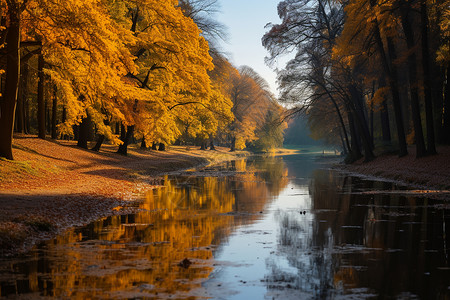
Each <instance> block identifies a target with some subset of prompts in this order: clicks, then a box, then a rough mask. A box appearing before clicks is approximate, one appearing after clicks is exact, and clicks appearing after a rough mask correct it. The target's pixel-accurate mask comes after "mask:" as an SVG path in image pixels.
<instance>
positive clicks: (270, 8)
mask: <svg viewBox="0 0 450 300" xmlns="http://www.w3.org/2000/svg"><path fill="white" fill-rule="evenodd" d="M279 2H280V0H220V5H221V11H222V13H220V14H218V15H217V17H218V19H219V21H221V22H222V23H223V24H225V25H226V26H227V27H228V33H229V41H228V43H223V49H224V51H225V52H227V53H229V54H230V55H229V56H230V57H229V58H230V61H231V62H232V63H233V64H234V66H236V67H239V66H241V65H248V66H250V67H252V68H253V69H254V70H255V71H256V72H258V74H260V75H261V76H262V77H264V78H265V79H266V80H267V82H268V83H269V85H270V87H271V89H272V92H273V93H274V94H275V95H277V94H278V93H277V91H276V83H275V81H276V74H275V72H273V71H272V70H271V69H270V68H269V67H267V66H266V65H265V64H264V57H265V56H267V51H266V50H265V49H264V47H263V46H262V44H261V38H262V36H263V35H264V33H265V32H266V30H265V29H264V26H265V25H266V24H267V23H269V22H271V23H275V24H279V23H280V19H279V18H278V14H277V5H278V3H279ZM280 67H282V66H280Z"/></svg>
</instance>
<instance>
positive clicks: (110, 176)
mask: <svg viewBox="0 0 450 300" xmlns="http://www.w3.org/2000/svg"><path fill="white" fill-rule="evenodd" d="M116 149H117V147H116V146H113V145H104V146H103V147H102V149H101V150H100V152H98V153H97V152H94V151H90V150H84V149H80V148H78V147H76V144H75V142H74V141H50V140H41V139H38V138H35V137H32V136H17V137H16V138H15V139H14V148H13V155H14V159H15V160H14V161H9V160H0V256H5V255H15V254H19V253H23V252H25V251H27V250H29V249H30V248H31V247H32V246H33V245H34V244H35V243H37V242H39V241H42V240H45V239H49V238H51V237H53V236H55V235H57V234H58V233H61V232H63V231H65V230H67V229H68V228H71V227H74V226H82V225H85V224H88V223H90V222H92V221H94V220H97V219H99V218H101V217H105V216H108V215H113V214H123V213H126V211H124V209H125V207H126V206H127V205H129V204H130V203H133V202H135V201H137V200H139V199H142V197H143V196H144V193H145V192H146V191H148V190H150V189H152V188H154V187H155V186H157V185H158V184H160V181H161V179H160V177H159V176H160V175H162V174H164V173H167V172H171V171H175V170H182V169H187V168H192V167H197V166H201V165H207V164H210V163H217V162H220V161H225V160H230V159H233V158H235V157H237V156H244V155H247V154H248V153H247V152H243V151H237V152H233V153H230V152H229V151H228V149H227V148H221V147H217V150H216V151H204V150H198V148H197V147H195V148H194V147H186V146H177V147H174V146H172V147H170V148H169V149H168V151H164V152H160V151H151V150H141V149H139V148H137V147H133V146H131V147H129V155H128V156H126V157H125V156H121V155H118V154H116V153H115V151H116Z"/></svg>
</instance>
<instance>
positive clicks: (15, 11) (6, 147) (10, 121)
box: [0, 2, 20, 159]
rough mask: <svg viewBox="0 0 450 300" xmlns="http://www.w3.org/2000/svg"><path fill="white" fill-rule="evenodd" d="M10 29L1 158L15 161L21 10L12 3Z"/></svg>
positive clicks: (1, 104)
mask: <svg viewBox="0 0 450 300" xmlns="http://www.w3.org/2000/svg"><path fill="white" fill-rule="evenodd" d="M8 17H9V22H10V23H9V27H8V29H7V30H8V31H7V34H6V39H5V44H6V53H7V56H6V75H5V76H6V86H5V92H4V95H3V99H2V101H0V128H1V130H0V157H4V158H6V159H13V155H12V139H13V127H14V116H15V110H16V101H17V90H18V87H19V78H20V10H19V4H18V3H16V2H12V4H10V5H9V7H8Z"/></svg>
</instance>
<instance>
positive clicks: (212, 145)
mask: <svg viewBox="0 0 450 300" xmlns="http://www.w3.org/2000/svg"><path fill="white" fill-rule="evenodd" d="M209 150H216V146H214V139H213V138H211V139H210V141H209Z"/></svg>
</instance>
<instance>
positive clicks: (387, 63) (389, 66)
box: [371, 2, 408, 157]
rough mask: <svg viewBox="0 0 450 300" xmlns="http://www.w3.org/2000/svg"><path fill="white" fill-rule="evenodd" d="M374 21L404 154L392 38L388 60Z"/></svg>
mask: <svg viewBox="0 0 450 300" xmlns="http://www.w3.org/2000/svg"><path fill="white" fill-rule="evenodd" d="M371 5H372V6H374V3H373V2H371ZM374 22H375V31H374V35H375V40H376V43H377V46H378V50H379V51H380V55H381V63H382V67H383V71H384V73H385V75H386V77H387V79H388V83H389V86H390V88H391V93H392V103H393V106H394V116H395V123H396V125H397V126H396V127H397V137H398V144H399V154H398V155H399V156H400V157H402V156H406V155H407V154H408V148H407V145H406V137H405V127H404V124H403V115H402V108H401V102H400V93H399V90H398V79H397V70H396V68H395V65H394V64H393V63H392V62H393V61H394V60H395V49H394V48H393V43H392V40H391V39H390V38H389V37H388V38H387V40H388V45H389V47H388V48H389V55H390V60H388V57H387V55H386V52H385V51H384V45H383V40H382V39H381V33H380V27H379V25H378V20H376V19H375V20H374Z"/></svg>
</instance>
